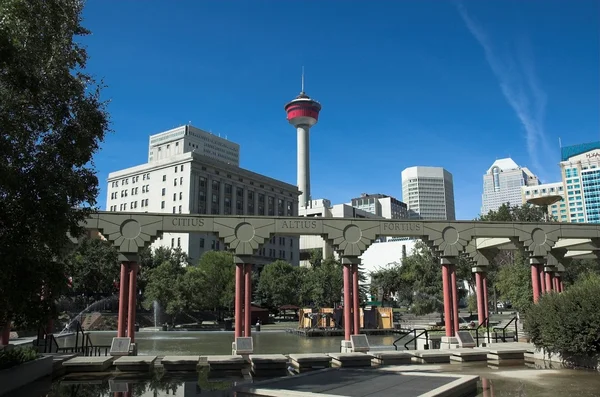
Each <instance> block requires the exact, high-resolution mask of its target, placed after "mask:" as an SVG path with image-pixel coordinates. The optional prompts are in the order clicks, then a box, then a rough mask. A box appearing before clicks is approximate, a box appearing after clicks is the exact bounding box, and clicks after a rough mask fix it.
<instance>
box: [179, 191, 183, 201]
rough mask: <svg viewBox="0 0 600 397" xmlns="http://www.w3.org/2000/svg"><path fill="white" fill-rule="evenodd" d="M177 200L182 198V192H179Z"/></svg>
mask: <svg viewBox="0 0 600 397" xmlns="http://www.w3.org/2000/svg"><path fill="white" fill-rule="evenodd" d="M179 200H183V192H179Z"/></svg>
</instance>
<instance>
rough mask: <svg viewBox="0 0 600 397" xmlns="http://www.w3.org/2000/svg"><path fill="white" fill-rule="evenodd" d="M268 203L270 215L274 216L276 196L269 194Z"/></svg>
mask: <svg viewBox="0 0 600 397" xmlns="http://www.w3.org/2000/svg"><path fill="white" fill-rule="evenodd" d="M267 203H268V206H267V208H268V210H267V211H268V214H269V216H274V215H275V198H274V197H271V196H269V197H268V198H267Z"/></svg>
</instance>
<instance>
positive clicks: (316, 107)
mask: <svg viewBox="0 0 600 397" xmlns="http://www.w3.org/2000/svg"><path fill="white" fill-rule="evenodd" d="M285 111H286V113H287V120H288V122H289V123H290V124H291V125H293V126H294V127H296V131H297V133H298V189H299V190H300V197H299V198H298V205H299V207H308V205H309V203H310V144H309V138H310V127H312V126H313V125H315V124H317V122H318V121H319V112H320V111H321V104H320V103H319V102H317V101H315V100H314V99H311V98H310V97H309V96H308V95H306V93H305V92H304V76H303V77H302V91H301V92H300V95H298V96H297V97H296V98H295V99H293V100H292V101H290V102H289V103H287V104H286V105H285Z"/></svg>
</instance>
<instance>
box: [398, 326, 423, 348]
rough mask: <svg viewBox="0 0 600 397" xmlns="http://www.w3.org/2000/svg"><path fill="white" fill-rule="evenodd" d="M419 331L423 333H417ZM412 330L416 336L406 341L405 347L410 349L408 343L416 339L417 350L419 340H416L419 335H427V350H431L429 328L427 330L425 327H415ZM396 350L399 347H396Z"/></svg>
mask: <svg viewBox="0 0 600 397" xmlns="http://www.w3.org/2000/svg"><path fill="white" fill-rule="evenodd" d="M417 331H421V333H420V334H418V335H417ZM412 332H413V333H414V336H413V338H412V339H411V340H409V341H408V342H406V343H405V344H404V348H405V349H406V350H408V345H409V344H410V343H411V342H413V341H414V342H415V350H416V348H417V342H416V341H417V340H418V339H419V337H420V336H421V335H425V350H429V330H427V329H425V328H414V329H413V330H412ZM396 350H398V349H396Z"/></svg>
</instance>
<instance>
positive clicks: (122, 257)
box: [119, 252, 140, 263]
mask: <svg viewBox="0 0 600 397" xmlns="http://www.w3.org/2000/svg"><path fill="white" fill-rule="evenodd" d="M139 259H140V256H139V255H138V254H132V253H127V252H119V262H126V263H129V262H136V263H137V262H139Z"/></svg>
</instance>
